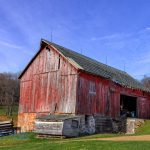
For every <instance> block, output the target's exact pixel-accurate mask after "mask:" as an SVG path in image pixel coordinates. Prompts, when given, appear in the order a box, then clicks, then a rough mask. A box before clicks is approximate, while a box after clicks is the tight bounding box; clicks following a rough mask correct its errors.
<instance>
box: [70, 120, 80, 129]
mask: <svg viewBox="0 0 150 150" xmlns="http://www.w3.org/2000/svg"><path fill="white" fill-rule="evenodd" d="M71 126H72V127H73V128H78V126H79V123H78V121H77V120H72V125H71Z"/></svg>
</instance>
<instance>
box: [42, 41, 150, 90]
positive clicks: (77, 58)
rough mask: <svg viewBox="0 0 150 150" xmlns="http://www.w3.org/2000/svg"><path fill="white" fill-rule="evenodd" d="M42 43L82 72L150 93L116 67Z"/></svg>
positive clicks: (60, 47)
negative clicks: (56, 51)
mask: <svg viewBox="0 0 150 150" xmlns="http://www.w3.org/2000/svg"><path fill="white" fill-rule="evenodd" d="M42 42H44V43H47V44H49V45H52V46H53V47H55V48H56V49H57V50H58V51H59V52H60V53H62V54H63V55H64V56H65V57H67V58H69V59H70V60H72V61H74V62H75V63H76V64H77V67H78V68H79V69H80V70H83V71H86V72H88V73H91V74H93V75H97V76H101V77H104V78H107V79H110V80H112V81H113V82H115V83H117V84H119V85H121V86H124V87H127V88H132V89H138V90H142V91H146V92H150V90H149V89H148V88H146V87H145V86H144V85H143V84H141V83H140V82H139V81H138V80H136V79H134V78H133V77H132V76H130V75H129V74H128V73H126V72H124V71H121V70H119V69H116V68H114V67H111V66H108V65H106V64H103V63H100V62H98V61H96V60H94V59H91V58H89V57H87V56H84V55H82V54H79V53H77V52H75V51H73V50H70V49H68V48H65V47H63V46H60V45H58V44H55V43H52V42H49V41H47V40H44V39H42ZM75 63H74V64H75Z"/></svg>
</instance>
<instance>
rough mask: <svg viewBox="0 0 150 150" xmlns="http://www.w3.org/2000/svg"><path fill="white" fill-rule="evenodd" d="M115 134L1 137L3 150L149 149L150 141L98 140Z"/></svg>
mask: <svg viewBox="0 0 150 150" xmlns="http://www.w3.org/2000/svg"><path fill="white" fill-rule="evenodd" d="M112 136H116V135H113V134H97V135H93V136H85V137H80V138H72V139H52V138H51V139H38V138H35V134H34V133H24V134H18V135H15V136H8V137H3V138H1V139H0V149H2V150H101V149H102V150H149V147H150V142H133V141H132V142H112V141H98V140H97V138H102V137H112Z"/></svg>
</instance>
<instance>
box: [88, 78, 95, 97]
mask: <svg viewBox="0 0 150 150" xmlns="http://www.w3.org/2000/svg"><path fill="white" fill-rule="evenodd" d="M89 94H93V95H96V85H95V83H94V82H92V81H90V85H89Z"/></svg>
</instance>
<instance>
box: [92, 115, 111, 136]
mask: <svg viewBox="0 0 150 150" xmlns="http://www.w3.org/2000/svg"><path fill="white" fill-rule="evenodd" d="M94 119H95V131H96V133H111V132H113V126H112V119H111V118H110V117H106V116H100V115H95V116H94Z"/></svg>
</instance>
